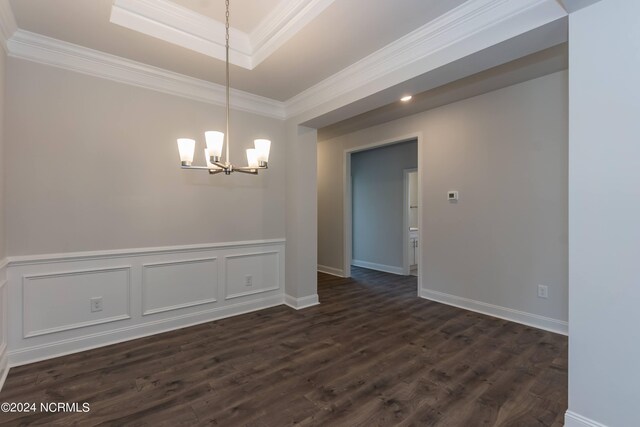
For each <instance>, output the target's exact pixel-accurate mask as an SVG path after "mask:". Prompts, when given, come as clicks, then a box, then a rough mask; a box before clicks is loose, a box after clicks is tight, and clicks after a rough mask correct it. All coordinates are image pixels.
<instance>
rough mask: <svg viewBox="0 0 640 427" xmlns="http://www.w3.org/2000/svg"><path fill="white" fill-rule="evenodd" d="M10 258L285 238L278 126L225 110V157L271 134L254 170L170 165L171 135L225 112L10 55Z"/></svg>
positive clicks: (218, 121) (200, 138)
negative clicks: (266, 156)
mask: <svg viewBox="0 0 640 427" xmlns="http://www.w3.org/2000/svg"><path fill="white" fill-rule="evenodd" d="M7 65H8V67H7V81H8V84H7V88H6V89H7V93H6V102H7V104H8V105H11V109H10V110H7V112H6V113H7V114H6V129H5V156H6V157H7V158H10V159H11V162H10V163H8V164H7V165H6V166H7V167H6V178H7V179H6V184H7V185H6V201H5V203H6V207H7V209H6V224H7V241H8V253H9V255H12V256H16V255H33V254H40V253H58V252H75V251H88V250H103V249H105V250H106V249H125V248H136V247H154V246H165V245H181V244H197V243H215V242H229V241H241V240H254V239H267V238H282V237H284V236H285V147H286V145H285V139H284V138H285V125H284V122H282V121H278V120H274V119H269V118H265V117H261V116H257V115H253V114H248V113H243V112H236V111H233V112H232V117H231V120H232V122H231V138H232V153H231V155H232V159H233V160H234V161H236V162H238V163H245V162H246V157H245V153H244V150H245V149H246V148H249V147H250V146H252V145H253V139H254V138H259V137H268V138H270V139H271V140H272V141H273V145H272V150H271V157H270V166H271V167H270V168H269V170H268V171H266V172H264V173H261V174H260V175H259V176H258V177H255V176H249V175H243V174H233V175H231V176H221V175H216V176H214V177H212V176H209V175H208V174H206V173H204V172H196V171H184V170H181V169H180V167H179V158H178V151H177V146H176V142H175V139H176V138H177V137H180V136H185V137H190V138H194V139H196V140H197V149H196V162H198V163H200V164H203V162H204V159H203V157H204V155H203V149H204V131H205V130H208V129H223V127H224V109H223V108H221V107H217V106H212V105H207V104H203V103H199V102H195V101H191V100H187V99H183V98H179V97H174V96H170V95H166V94H162V93H158V92H154V91H149V90H145V89H141V88H136V87H132V86H128V85H123V84H119V83H114V82H110V81H107V80H104V79H98V78H94V77H90V76H86V75H82V74H78V73H73V72H70V71H65V70H60V69H57V68H52V67H47V66H43V65H39V64H35V63H31V62H26V61H22V60H18V59H13V58H10V59H9V60H8V64H7Z"/></svg>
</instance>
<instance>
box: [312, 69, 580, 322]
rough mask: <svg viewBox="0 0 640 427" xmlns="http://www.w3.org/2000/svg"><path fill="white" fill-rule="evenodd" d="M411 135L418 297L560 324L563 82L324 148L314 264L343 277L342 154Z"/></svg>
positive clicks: (519, 89)
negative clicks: (450, 195) (418, 175)
mask: <svg viewBox="0 0 640 427" xmlns="http://www.w3.org/2000/svg"><path fill="white" fill-rule="evenodd" d="M412 133H413V134H421V136H422V139H421V140H420V141H419V144H420V147H419V151H420V159H419V163H420V169H421V170H422V189H421V191H422V218H421V225H422V227H423V230H422V231H421V240H422V254H421V255H422V258H421V266H423V267H424V268H423V276H422V285H423V288H425V289H428V290H433V291H436V292H441V293H444V294H448V295H453V296H457V297H462V298H467V299H470V300H474V301H479V302H484V303H488V304H493V305H498V306H502V307H506V308H510V309H514V310H519V311H524V312H528V313H532V314H536V315H540V316H545V317H549V318H552V319H556V320H561V321H565V320H567V162H568V159H567V138H568V136H567V73H566V71H562V72H558V73H554V74H550V75H547V76H544V77H541V78H538V79H534V80H530V81H527V82H524V83H521V84H518V85H514V86H510V87H507V88H504V89H500V90H497V91H494V92H490V93H487V94H484V95H480V96H477V97H474V98H470V99H467V100H463V101H459V102H456V103H453V104H449V105H446V106H444V107H440V108H437V109H434V110H430V111H426V112H424V113H420V114H416V115H413V116H410V117H406V118H403V119H399V120H396V121H393V122H389V123H385V124H383V125H380V126H375V127H372V128H368V129H364V130H361V131H358V132H354V133H351V134H348V135H343V136H340V137H338V138H335V139H331V140H327V141H321V142H320V143H319V146H318V158H319V171H318V193H319V197H318V203H319V206H318V215H319V218H318V226H319V230H318V238H319V242H318V251H319V253H318V264H320V265H326V266H329V267H334V268H338V269H342V268H343V265H342V264H343V217H342V216H343V214H342V212H343V201H342V198H343V190H342V170H343V167H344V165H343V162H342V160H341V159H342V158H343V156H344V150H345V149H347V148H354V147H358V146H364V145H367V144H371V143H372V142H375V141H383V140H389V139H394V138H397V139H402V137H404V136H407V135H410V134H412ZM448 190H458V191H459V192H460V202H459V203H457V204H451V203H449V202H448V201H447V200H446V192H447V191H448ZM538 284H546V285H548V286H549V299H547V300H544V299H539V298H537V297H536V289H537V285H538Z"/></svg>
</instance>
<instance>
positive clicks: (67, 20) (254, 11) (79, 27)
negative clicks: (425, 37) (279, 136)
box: [10, 0, 465, 101]
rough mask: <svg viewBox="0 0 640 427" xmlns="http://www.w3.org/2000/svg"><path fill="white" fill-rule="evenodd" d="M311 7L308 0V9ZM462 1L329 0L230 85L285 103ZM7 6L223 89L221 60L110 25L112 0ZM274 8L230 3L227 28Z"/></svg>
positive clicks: (216, 7) (84, 40)
mask: <svg viewBox="0 0 640 427" xmlns="http://www.w3.org/2000/svg"><path fill="white" fill-rule="evenodd" d="M136 1H141V0H136ZM282 1H285V2H291V3H301V2H304V0H282ZM145 2H152V0H145ZM317 2H318V0H316V1H313V0H306V3H309V4H314V3H317ZM464 2H465V0H402V1H397V0H396V1H392V0H339V1H332V2H331V1H330V2H328V3H330V4H329V5H328V6H326V8H324V9H323V10H322V12H321V13H320V14H319V15H317V16H316V17H314V19H312V20H311V21H310V22H308V23H306V25H304V27H302V28H300V29H299V30H298V31H297V32H295V34H293V36H292V37H291V38H289V39H288V40H286V41H285V42H284V43H283V44H282V45H281V46H279V47H278V48H277V49H276V50H275V51H274V52H272V53H271V54H270V55H269V56H268V57H267V58H266V59H264V60H263V61H262V62H260V63H259V64H258V65H257V66H256V67H255V68H254V69H253V70H247V69H244V68H241V67H238V66H232V70H231V73H232V74H231V79H232V86H233V87H234V88H236V89H240V90H242V91H246V92H249V93H253V94H257V95H261V96H264V97H267V98H271V99H275V100H279V101H285V100H288V99H290V98H292V97H293V96H295V95H297V94H299V93H300V92H302V91H304V90H305V89H307V88H309V87H311V86H314V85H315V84H317V83H319V82H320V81H322V80H324V79H326V78H328V77H330V76H332V75H334V74H335V73H337V72H339V71H341V70H343V69H344V68H346V67H347V66H349V65H351V64H353V63H354V62H357V61H358V60H360V59H362V58H364V57H366V56H368V55H370V54H372V53H373V52H375V51H377V50H378V49H381V48H383V47H385V46H386V45H388V44H390V43H392V42H393V41H395V40H397V39H398V38H400V37H402V36H404V35H406V34H408V33H410V32H411V31H413V30H415V29H417V28H419V27H421V26H423V25H425V24H427V23H428V22H430V21H432V20H433V19H435V18H437V17H439V16H441V15H443V14H444V13H446V12H447V11H450V10H451V9H454V8H455V7H457V6H459V5H461V4H463V3H464ZM177 3H179V5H180V6H184V7H188V8H190V9H192V10H193V11H195V12H198V13H206V15H207V17H209V18H214V19H219V18H220V13H221V10H222V9H221V8H222V7H223V5H224V2H223V1H222V0H215V1H214V0H177ZM10 5H11V7H12V9H13V14H14V15H15V19H16V21H17V24H18V27H19V28H20V29H22V30H27V31H30V32H34V33H38V34H42V35H45V36H48V37H52V38H54V39H58V40H62V41H65V42H69V43H73V44H76V45H80V46H84V47H88V48H91V49H95V50H98V51H102V52H106V53H109V54H112V55H117V56H120V57H123V58H126V59H130V60H134V61H138V62H141V63H144V64H148V65H152V66H155V67H159V68H162V69H166V70H169V71H173V72H177V73H180V74H184V75H186V76H191V77H196V78H199V79H202V80H207V81H210V82H214V83H218V84H223V83H224V62H223V61H220V60H218V59H214V58H212V57H210V56H207V55H204V54H202V53H198V52H194V51H193V50H189V49H186V48H184V47H181V46H178V45H176V44H173V43H169V42H167V41H163V40H160V39H158V38H156V37H152V36H149V35H145V34H142V33H140V32H138V31H133V30H131V29H127V28H123V27H122V26H119V25H115V24H113V23H111V22H110V16H111V10H112V5H113V1H112V0H83V1H79V0H56V1H51V0H29V1H25V0H11V2H10ZM278 5H281V3H280V1H279V0H259V1H258V0H231V8H232V13H233V14H232V17H231V25H232V26H233V27H235V28H238V29H239V30H243V31H252V30H253V29H255V28H256V25H259V24H260V22H262V20H263V19H264V18H265V17H267V16H268V15H269V13H270V12H271V11H272V10H273V8H275V7H276V6H278Z"/></svg>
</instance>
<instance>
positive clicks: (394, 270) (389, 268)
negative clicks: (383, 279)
mask: <svg viewBox="0 0 640 427" xmlns="http://www.w3.org/2000/svg"><path fill="white" fill-rule="evenodd" d="M351 265H354V266H356V267H362V268H368V269H369V270H377V271H384V272H385V273H391V274H399V275H401V276H404V268H403V267H396V266H395V265H385V264H377V263H375V262H368V261H360V260H356V259H354V260H351Z"/></svg>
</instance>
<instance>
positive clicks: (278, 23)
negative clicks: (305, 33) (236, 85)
mask: <svg viewBox="0 0 640 427" xmlns="http://www.w3.org/2000/svg"><path fill="white" fill-rule="evenodd" d="M334 1H335V0H288V1H281V2H280V3H279V5H278V7H276V8H275V9H274V10H273V11H272V12H271V13H270V14H269V15H267V17H266V18H265V19H263V20H262V22H260V24H259V25H258V27H257V28H256V29H255V30H253V31H252V32H251V34H249V41H250V44H251V46H252V48H253V56H252V64H253V67H256V66H257V65H258V64H260V63H261V62H262V61H264V60H265V59H267V58H268V57H269V56H271V54H272V53H274V52H275V51H276V50H277V49H278V48H280V47H281V46H282V45H283V44H285V43H286V42H287V41H288V40H289V39H291V38H292V37H293V36H294V35H295V34H296V33H297V32H298V31H300V30H301V29H302V28H304V26H305V25H307V24H308V23H309V22H311V21H312V20H313V19H315V18H316V17H317V16H318V15H320V13H322V12H323V11H324V10H325V9H326V8H327V7H329V6H330V5H331V4H332V3H333V2H334Z"/></svg>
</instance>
